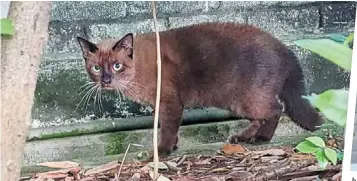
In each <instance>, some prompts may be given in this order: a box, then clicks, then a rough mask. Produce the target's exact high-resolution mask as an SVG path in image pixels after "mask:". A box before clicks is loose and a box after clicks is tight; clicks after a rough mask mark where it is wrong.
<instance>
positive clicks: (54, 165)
mask: <svg viewBox="0 0 357 181" xmlns="http://www.w3.org/2000/svg"><path fill="white" fill-rule="evenodd" d="M38 165H40V166H43V167H49V168H72V167H78V166H79V163H76V162H71V161H59V162H44V163H40V164H38Z"/></svg>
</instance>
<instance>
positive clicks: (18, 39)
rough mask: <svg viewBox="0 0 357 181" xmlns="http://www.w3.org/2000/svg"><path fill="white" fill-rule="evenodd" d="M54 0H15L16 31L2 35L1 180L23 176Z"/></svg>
mask: <svg viewBox="0 0 357 181" xmlns="http://www.w3.org/2000/svg"><path fill="white" fill-rule="evenodd" d="M50 11H51V2H45V1H37V2H30V1H29V2H25V1H22V2H21V1H16V2H15V1H12V2H11V5H10V10H9V16H8V18H9V19H11V20H12V21H13V24H14V26H15V34H14V36H13V37H11V38H1V172H2V173H1V180H2V181H16V180H18V179H19V177H20V170H21V165H22V158H23V151H24V147H25V142H26V137H27V133H28V129H29V127H30V125H31V109H32V104H33V99H34V92H35V87H36V82H37V70H38V67H39V64H40V58H41V55H42V50H43V48H44V46H45V44H46V42H47V39H48V24H49V20H50Z"/></svg>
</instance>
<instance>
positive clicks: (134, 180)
mask: <svg viewBox="0 0 357 181" xmlns="http://www.w3.org/2000/svg"><path fill="white" fill-rule="evenodd" d="M128 181H140V173H134V175H133V176H132V177H131V178H130V179H129V180H128Z"/></svg>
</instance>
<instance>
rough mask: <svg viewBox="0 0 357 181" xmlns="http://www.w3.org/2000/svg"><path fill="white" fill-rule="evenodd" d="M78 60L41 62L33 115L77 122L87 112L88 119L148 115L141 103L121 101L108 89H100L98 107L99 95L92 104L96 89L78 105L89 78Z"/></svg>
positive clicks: (37, 117) (46, 119) (44, 119)
mask: <svg viewBox="0 0 357 181" xmlns="http://www.w3.org/2000/svg"><path fill="white" fill-rule="evenodd" d="M81 61H82V60H76V61H60V62H53V61H52V62H43V63H42V64H41V71H40V73H39V77H38V80H37V85H36V91H35V103H34V107H33V117H32V118H33V119H38V120H41V121H48V122H51V123H53V122H58V123H61V122H62V121H65V120H68V121H73V122H76V121H77V120H79V119H82V118H83V117H87V116H88V115H90V117H91V119H98V118H102V117H121V118H126V117H131V116H139V115H148V113H147V112H143V111H141V110H143V106H141V105H139V104H137V103H134V102H132V101H129V100H127V99H122V101H120V99H119V98H118V96H117V95H116V94H115V93H113V92H111V91H102V100H101V102H102V108H101V109H99V103H98V100H99V99H96V103H95V104H94V100H95V98H94V96H95V92H93V93H92V95H91V96H90V98H89V100H88V104H87V105H85V104H84V103H85V101H82V103H81V105H79V106H78V104H79V103H80V102H81V100H82V98H83V96H84V95H85V93H86V92H85V91H86V90H89V89H85V88H86V87H82V86H83V85H84V84H85V83H87V82H88V81H89V78H88V75H87V73H86V72H85V71H84V69H83V67H82V66H83V65H82V63H80V62H81ZM87 88H89V87H87ZM82 90H84V92H82ZM80 93H81V94H80ZM77 106H78V108H77Z"/></svg>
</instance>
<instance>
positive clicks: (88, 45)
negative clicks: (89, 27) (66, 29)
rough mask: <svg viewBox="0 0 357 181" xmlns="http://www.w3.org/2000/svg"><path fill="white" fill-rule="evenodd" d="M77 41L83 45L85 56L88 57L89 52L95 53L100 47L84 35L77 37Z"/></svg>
mask: <svg viewBox="0 0 357 181" xmlns="http://www.w3.org/2000/svg"><path fill="white" fill-rule="evenodd" d="M77 41H78V43H79V45H80V46H81V49H82V53H83V57H87V56H88V55H89V53H95V52H96V51H97V50H98V47H97V46H96V45H95V44H94V43H92V42H90V41H88V40H86V39H84V38H82V37H77Z"/></svg>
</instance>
